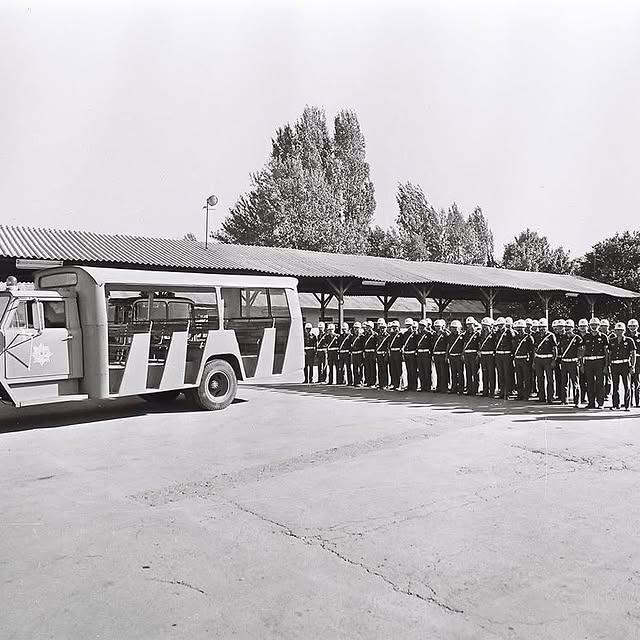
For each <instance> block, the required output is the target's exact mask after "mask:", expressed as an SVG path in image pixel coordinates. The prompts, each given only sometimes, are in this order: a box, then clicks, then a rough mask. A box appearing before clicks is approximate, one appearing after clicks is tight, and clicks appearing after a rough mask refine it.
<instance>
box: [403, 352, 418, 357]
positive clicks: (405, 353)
mask: <svg viewBox="0 0 640 640" xmlns="http://www.w3.org/2000/svg"><path fill="white" fill-rule="evenodd" d="M404 355H405V356H415V355H416V352H415V351H405V352H404Z"/></svg>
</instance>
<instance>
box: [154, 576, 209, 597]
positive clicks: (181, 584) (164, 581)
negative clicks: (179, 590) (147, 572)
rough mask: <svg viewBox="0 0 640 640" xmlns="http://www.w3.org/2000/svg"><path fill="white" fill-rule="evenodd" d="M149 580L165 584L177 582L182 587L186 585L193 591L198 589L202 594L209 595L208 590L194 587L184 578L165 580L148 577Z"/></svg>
mask: <svg viewBox="0 0 640 640" xmlns="http://www.w3.org/2000/svg"><path fill="white" fill-rule="evenodd" d="M148 580H153V582H163V583H164V584H177V585H180V586H181V587H186V588H187V589H192V590H193V591H197V592H198V593H201V594H202V595H205V596H206V595H207V592H206V591H203V590H202V589H200V588H199V587H194V586H193V585H192V584H189V583H188V582H184V580H163V579H162V578H148Z"/></svg>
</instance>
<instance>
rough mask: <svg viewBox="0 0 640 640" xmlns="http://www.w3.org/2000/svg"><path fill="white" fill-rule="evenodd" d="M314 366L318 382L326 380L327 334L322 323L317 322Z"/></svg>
mask: <svg viewBox="0 0 640 640" xmlns="http://www.w3.org/2000/svg"><path fill="white" fill-rule="evenodd" d="M316 365H317V367H318V382H326V380H327V332H326V325H325V323H324V322H322V321H320V322H318V345H317V347H316Z"/></svg>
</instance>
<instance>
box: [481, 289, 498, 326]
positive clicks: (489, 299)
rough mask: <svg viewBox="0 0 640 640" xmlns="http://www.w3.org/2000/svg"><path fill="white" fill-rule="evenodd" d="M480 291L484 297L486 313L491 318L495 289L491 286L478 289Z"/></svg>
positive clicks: (495, 296)
mask: <svg viewBox="0 0 640 640" xmlns="http://www.w3.org/2000/svg"><path fill="white" fill-rule="evenodd" d="M480 293H481V295H482V297H483V298H484V308H485V310H486V312H487V315H488V316H489V317H490V318H491V319H492V320H493V307H494V306H495V304H496V298H497V294H496V290H495V289H493V288H489V289H486V290H485V289H480Z"/></svg>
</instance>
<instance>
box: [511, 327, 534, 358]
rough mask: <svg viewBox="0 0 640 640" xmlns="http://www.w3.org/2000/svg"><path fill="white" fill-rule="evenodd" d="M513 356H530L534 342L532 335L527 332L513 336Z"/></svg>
mask: <svg viewBox="0 0 640 640" xmlns="http://www.w3.org/2000/svg"><path fill="white" fill-rule="evenodd" d="M513 342H514V345H515V346H514V347H513V357H514V358H516V357H517V358H518V359H520V357H521V356H527V357H529V358H530V357H531V354H532V353H533V350H534V349H535V342H534V341H533V336H531V334H529V333H525V334H523V335H521V336H514V341H513Z"/></svg>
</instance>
